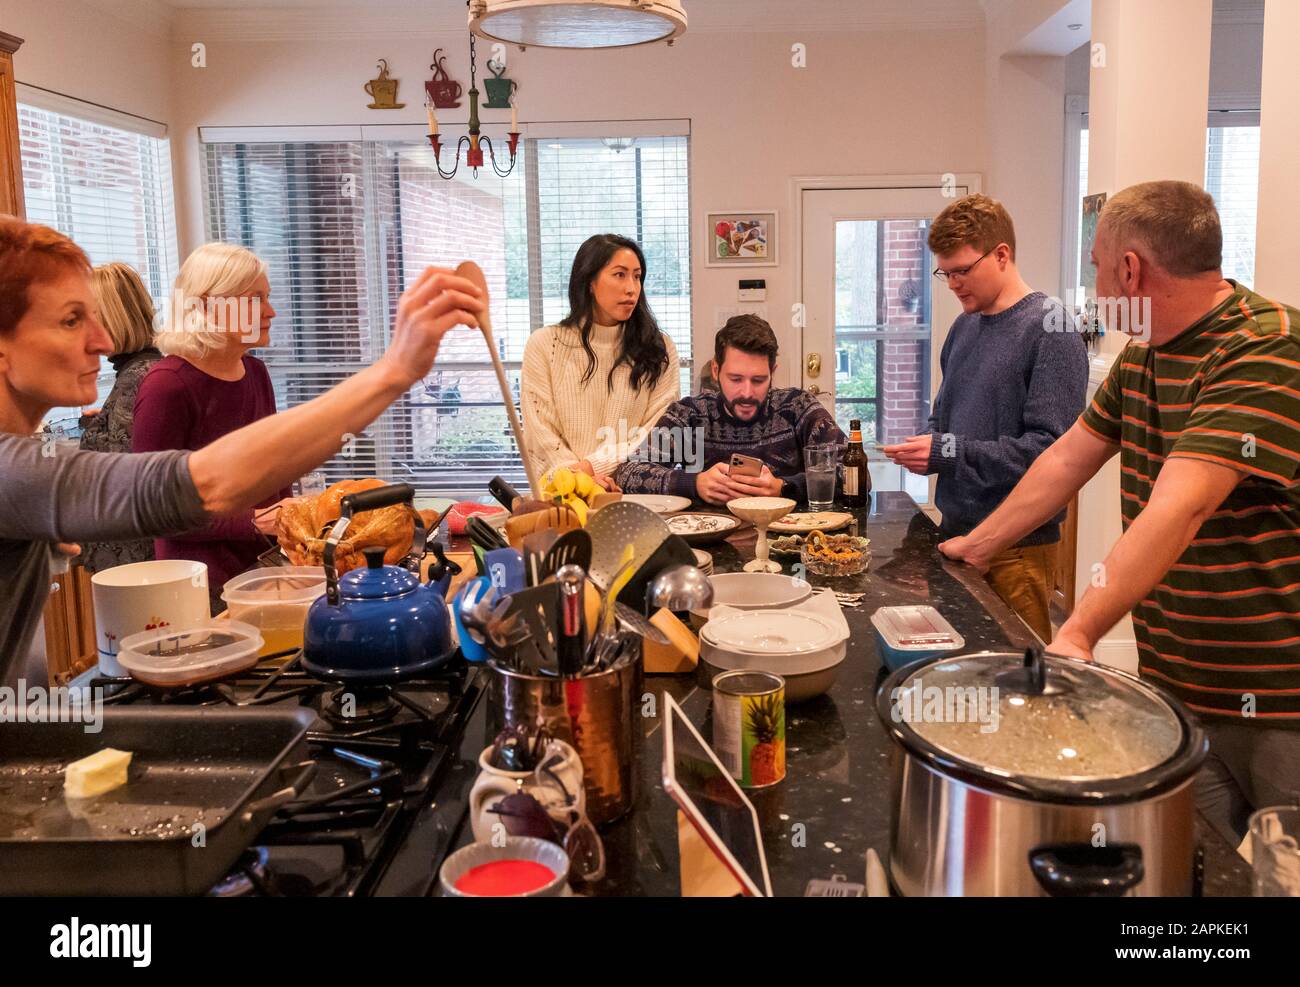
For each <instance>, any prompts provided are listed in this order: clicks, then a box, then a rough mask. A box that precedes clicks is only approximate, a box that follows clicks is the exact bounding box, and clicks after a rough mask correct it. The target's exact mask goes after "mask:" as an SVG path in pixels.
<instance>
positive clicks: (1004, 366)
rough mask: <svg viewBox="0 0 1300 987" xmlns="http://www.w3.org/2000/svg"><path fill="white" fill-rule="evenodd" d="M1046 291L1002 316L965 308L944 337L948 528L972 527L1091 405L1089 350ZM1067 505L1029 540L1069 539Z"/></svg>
mask: <svg viewBox="0 0 1300 987" xmlns="http://www.w3.org/2000/svg"><path fill="white" fill-rule="evenodd" d="M1056 304H1057V303H1055V302H1052V301H1051V300H1050V299H1049V298H1048V297H1047V296H1046V295H1044V294H1043V293H1042V292H1041V291H1035V292H1031V293H1030V294H1028V295H1026V296H1025V297H1024V298H1022V299H1021V300H1020V301H1018V302H1016V304H1014V305H1012V306H1011V307H1010V308H1009V309H1007V310H1006V311H1004V312H999V313H998V314H997V315H979V314H967V313H962V314H961V315H959V316H958V317H957V319H956V321H954V322H953V324H952V329H951V330H950V331H949V332H948V338H947V339H946V340H945V341H944V344H943V351H942V352H941V354H940V356H939V364H940V367H941V369H942V371H943V381H942V383H941V384H940V385H939V393H938V395H937V396H936V397H935V400H934V413H933V414H932V415H931V416H930V431H931V432H933V433H935V434H934V438H933V440H932V444H931V447H930V469H929V472H931V473H937V474H939V479H938V483H937V485H936V489H935V497H934V501H935V506H936V507H938V508H939V510H940V511H941V512H942V513H943V525H942V530H943V532H944V533H945V534H947V535H949V536H954V535H964V534H967V533H969V532H970V530H971V529H972V528H974V527H975V526H976V525H977V524H979V523H980V522H981V521H983V520H984V519H985V518H986V517H988V516H989V514H991V513H992V512H993V510H994V509H995V508H996V507H997V506H998V505H999V504H1000V503H1002V501H1003V500H1004V499H1005V498H1006V496H1007V494H1009V493H1010V492H1011V490H1012V488H1014V487H1015V485H1016V484H1017V483H1018V482H1020V478H1021V477H1022V476H1024V475H1025V472H1026V471H1027V470H1028V469H1029V467H1030V466H1031V465H1033V462H1034V460H1035V459H1037V458H1038V456H1039V454H1040V453H1041V452H1042V451H1043V450H1044V449H1046V448H1047V447H1048V446H1050V445H1051V444H1052V443H1053V442H1055V441H1056V440H1057V439H1058V438H1060V437H1061V436H1062V435H1064V434H1065V432H1066V431H1067V430H1068V429H1069V427H1070V426H1071V425H1073V424H1074V422H1075V419H1077V418H1078V417H1079V414H1080V412H1082V411H1083V405H1084V400H1085V398H1086V395H1087V389H1088V353H1087V347H1086V346H1085V345H1084V343H1083V338H1082V337H1081V336H1080V335H1079V334H1078V333H1077V332H1071V331H1056V332H1053V331H1050V330H1049V329H1048V328H1047V326H1049V325H1050V326H1053V327H1060V326H1066V327H1072V326H1073V325H1074V322H1073V320H1071V319H1068V318H1065V317H1064V316H1063V315H1062V314H1061V313H1060V312H1059V311H1058V312H1055V313H1053V318H1051V319H1049V318H1048V314H1049V311H1050V306H1053V305H1056ZM1064 517H1065V512H1064V511H1062V512H1061V513H1060V514H1059V515H1057V516H1056V517H1055V518H1053V519H1052V520H1050V521H1048V522H1047V523H1046V524H1044V525H1043V526H1042V527H1041V528H1039V529H1038V530H1036V531H1033V532H1030V534H1029V535H1027V536H1026V537H1025V538H1024V539H1023V540H1022V541H1021V542H1020V544H1021V545H1044V544H1049V543H1051V542H1054V541H1058V540H1059V539H1060V537H1061V521H1062V519H1064Z"/></svg>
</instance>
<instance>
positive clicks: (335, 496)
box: [276, 477, 415, 575]
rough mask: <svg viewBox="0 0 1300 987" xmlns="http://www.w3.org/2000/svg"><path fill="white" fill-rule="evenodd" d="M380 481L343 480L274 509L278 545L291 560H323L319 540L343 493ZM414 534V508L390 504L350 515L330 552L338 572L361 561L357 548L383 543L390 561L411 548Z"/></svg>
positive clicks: (380, 483) (322, 542)
mask: <svg viewBox="0 0 1300 987" xmlns="http://www.w3.org/2000/svg"><path fill="white" fill-rule="evenodd" d="M382 486H384V481H383V480H377V479H374V478H373V477H371V478H369V479H365V480H343V481H341V482H339V483H336V484H334V485H333V486H331V487H329V488H328V489H326V490H325V492H324V493H321V494H318V495H316V496H315V497H301V498H299V499H297V500H293V501H290V502H288V503H287V504H285V505H284V507H282V508H281V509H280V514H279V517H278V519H277V522H276V536H277V538H278V540H279V542H280V548H281V549H283V551H284V554H285V555H286V556H288V558H289V561H290V562H292V563H293V564H294V565H324V564H325V539H326V537H327V536H328V535H329V529H330V528H332V527H333V526H334V522H335V521H337V520H338V519H339V516H340V515H341V514H342V513H343V511H342V508H341V507H340V506H339V505H340V502H341V501H342V500H343V498H344V497H346V496H347V495H348V494H352V493H359V492H360V491H362V490H369V489H371V488H372V487H382ZM414 537H415V511H414V510H413V509H412V508H411V506H410V505H409V504H395V505H393V506H391V507H381V508H379V509H378V510H374V511H361V512H360V513H359V514H354V515H353V516H352V523H351V525H349V526H348V530H347V532H346V533H345V534H344V536H343V540H342V541H341V542H339V545H338V548H337V549H336V550H335V553H334V564H335V566H336V567H337V568H338V571H339V574H340V575H342V574H343V573H345V572H349V571H351V570H352V569H359V568H361V567H362V566H364V565H365V564H366V560H365V557H364V556H363V555H362V554H361V551H362V549H365V548H370V547H371V546H373V545H382V546H384V549H385V551H384V562H385V564H387V565H395V564H396V563H398V562H400V561H401V560H402V559H403V558H405V557H406V555H407V554H408V553H409V552H410V551H411V542H412V540H413V538H414Z"/></svg>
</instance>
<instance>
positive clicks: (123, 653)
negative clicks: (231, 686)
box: [117, 620, 262, 689]
mask: <svg viewBox="0 0 1300 987" xmlns="http://www.w3.org/2000/svg"><path fill="white" fill-rule="evenodd" d="M261 648H262V635H261V634H259V633H258V631H257V628H256V627H253V626H251V625H249V624H244V623H241V622H240V621H238V620H213V621H210V622H209V623H207V624H204V625H203V626H201V627H182V628H179V629H177V628H172V627H158V628H155V629H154V630H151V631H141V632H140V633H139V634H132V635H130V636H129V637H125V638H123V639H122V649H121V650H120V651H119V652H118V653H117V660H118V661H119V662H121V663H122V667H123V668H125V669H126V670H127V671H128V672H130V673H131V675H132V677H133V678H137V679H139V680H140V681H141V682H147V683H148V684H149V685H154V686H159V687H161V688H170V689H177V688H182V687H184V686H188V685H196V684H198V683H200V682H211V681H212V680H214V679H221V678H225V677H226V676H227V675H234V674H235V673H237V672H242V671H245V670H246V669H249V668H252V667H253V666H254V665H256V664H257V660H258V654H259V652H260V651H261Z"/></svg>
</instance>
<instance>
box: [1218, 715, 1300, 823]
mask: <svg viewBox="0 0 1300 987" xmlns="http://www.w3.org/2000/svg"><path fill="white" fill-rule="evenodd" d="M1201 726H1202V727H1204V728H1205V732H1206V734H1207V735H1208V736H1209V738H1210V755H1209V757H1207V758H1206V759H1205V766H1204V767H1202V768H1201V773H1200V774H1199V775H1198V776H1197V778H1196V805H1197V808H1199V809H1200V810H1201V812H1202V814H1203V815H1204V816H1205V818H1206V819H1207V820H1208V821H1209V823H1210V825H1212V826H1213V827H1214V828H1215V829H1216V830H1218V831H1219V833H1220V834H1221V835H1222V836H1223V838H1224V839H1225V840H1227V841H1228V842H1229V843H1231V844H1232V845H1233V846H1234V847H1236V846H1238V845H1240V843H1241V841H1242V840H1244V839H1245V838H1246V833H1247V831H1248V829H1249V819H1250V815H1251V813H1252V812H1254V811H1255V810H1256V809H1262V808H1264V807H1266V806H1270V805H1294V804H1297V803H1300V730H1287V729H1281V728H1278V727H1267V726H1262V725H1256V724H1247V723H1238V722H1219V721H1217V720H1212V719H1210V718H1209V717H1206V718H1203V719H1202V720H1201Z"/></svg>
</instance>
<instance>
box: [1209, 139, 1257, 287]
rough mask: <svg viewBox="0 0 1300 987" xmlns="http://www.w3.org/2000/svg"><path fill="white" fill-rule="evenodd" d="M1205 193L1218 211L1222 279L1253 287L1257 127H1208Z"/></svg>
mask: <svg viewBox="0 0 1300 987" xmlns="http://www.w3.org/2000/svg"><path fill="white" fill-rule="evenodd" d="M1205 190H1206V191H1207V192H1209V193H1210V195H1212V196H1213V197H1214V203H1215V205H1217V206H1218V207H1219V223H1220V225H1221V226H1222V228H1223V276H1224V277H1225V278H1232V280H1234V281H1238V282H1240V283H1242V284H1245V285H1249V286H1252V287H1253V286H1254V284H1255V210H1256V206H1257V204H1258V202H1259V127H1258V126H1257V125H1238V126H1223V127H1210V128H1209V131H1208V134H1207V139H1206V150H1205Z"/></svg>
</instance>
